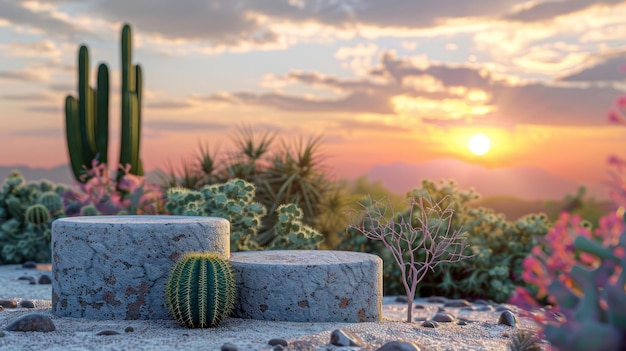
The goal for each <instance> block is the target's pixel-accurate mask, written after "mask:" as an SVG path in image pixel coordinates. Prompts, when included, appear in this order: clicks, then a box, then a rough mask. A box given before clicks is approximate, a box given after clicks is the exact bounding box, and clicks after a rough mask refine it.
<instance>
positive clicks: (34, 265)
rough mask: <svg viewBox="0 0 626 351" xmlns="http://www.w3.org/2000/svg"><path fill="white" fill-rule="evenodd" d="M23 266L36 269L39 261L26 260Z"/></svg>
mask: <svg viewBox="0 0 626 351" xmlns="http://www.w3.org/2000/svg"><path fill="white" fill-rule="evenodd" d="M22 268H26V269H35V268H37V263H36V262H34V261H26V262H24V263H22Z"/></svg>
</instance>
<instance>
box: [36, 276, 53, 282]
mask: <svg viewBox="0 0 626 351" xmlns="http://www.w3.org/2000/svg"><path fill="white" fill-rule="evenodd" d="M37 283H39V284H52V279H51V278H50V276H49V275H47V274H42V275H41V277H39V280H38V281H37Z"/></svg>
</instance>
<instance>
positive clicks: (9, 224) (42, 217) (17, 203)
mask: <svg viewBox="0 0 626 351" xmlns="http://www.w3.org/2000/svg"><path fill="white" fill-rule="evenodd" d="M65 191H67V188H66V187H65V186H63V185H56V184H54V183H52V182H50V181H47V180H41V181H39V182H29V183H26V181H25V180H24V177H22V175H21V174H20V173H19V172H15V171H14V172H11V174H10V175H9V177H8V178H7V179H6V180H5V181H4V184H3V185H2V188H1V189H0V264H1V263H22V262H24V261H29V260H30V261H37V262H49V260H50V254H51V251H50V237H51V231H50V226H51V223H52V221H53V220H55V219H57V218H60V217H63V216H65V212H64V210H63V208H62V207H61V208H60V209H58V208H57V207H58V205H59V203H62V201H61V197H60V195H59V194H62V193H64V192H65ZM42 199H46V200H45V201H44V202H45V203H48V204H49V205H51V206H52V207H54V209H53V210H51V209H49V208H48V207H47V206H45V205H44V204H42V203H40V202H41V201H42Z"/></svg>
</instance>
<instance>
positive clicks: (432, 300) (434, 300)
mask: <svg viewBox="0 0 626 351" xmlns="http://www.w3.org/2000/svg"><path fill="white" fill-rule="evenodd" d="M446 301H448V299H446V298H445V297H443V296H431V297H429V298H428V300H426V302H428V303H446Z"/></svg>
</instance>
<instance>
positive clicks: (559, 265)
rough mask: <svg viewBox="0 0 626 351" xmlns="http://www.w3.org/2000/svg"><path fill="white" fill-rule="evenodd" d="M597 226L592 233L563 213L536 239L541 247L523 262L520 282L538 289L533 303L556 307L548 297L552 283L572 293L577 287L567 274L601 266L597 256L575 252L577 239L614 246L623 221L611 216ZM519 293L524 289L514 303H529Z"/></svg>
mask: <svg viewBox="0 0 626 351" xmlns="http://www.w3.org/2000/svg"><path fill="white" fill-rule="evenodd" d="M599 223H600V224H599V226H598V228H596V229H595V230H593V231H592V230H591V228H590V225H589V223H588V222H586V221H583V220H581V218H580V217H579V216H578V215H571V214H569V213H567V212H563V213H561V215H560V217H559V219H558V220H557V221H556V222H555V223H554V226H553V227H552V228H551V229H550V230H549V231H548V234H546V236H545V237H543V238H538V239H537V240H538V241H539V242H540V244H539V245H537V246H535V247H534V248H533V249H532V250H531V255H529V256H528V257H526V258H525V259H524V260H523V262H522V267H523V268H524V272H523V273H522V279H524V281H525V282H526V283H528V284H532V285H534V286H535V287H536V288H537V292H536V294H535V296H534V297H535V298H536V299H538V300H542V299H547V301H548V302H549V303H550V304H552V305H555V304H556V301H555V300H554V298H553V297H552V296H549V295H548V287H549V286H550V284H551V283H552V281H553V280H554V279H557V280H559V281H560V282H561V283H563V284H564V285H565V286H567V287H570V288H573V289H574V290H575V289H576V285H575V283H574V281H573V280H572V277H571V276H570V274H569V272H570V270H571V269H572V267H574V266H575V265H577V264H582V265H584V266H587V267H589V268H595V267H597V266H598V265H599V264H600V263H601V262H600V260H599V259H598V258H597V257H596V256H593V255H591V254H588V253H585V252H580V251H578V250H576V249H575V248H574V240H575V239H576V237H578V236H583V237H586V238H589V239H592V240H594V241H597V242H599V243H602V245H603V246H605V247H606V246H609V245H615V244H617V242H618V240H619V236H620V234H621V233H622V231H623V230H624V221H623V219H622V218H620V217H618V216H617V214H616V213H615V212H612V213H609V214H608V215H606V216H604V217H602V218H601V219H600V222H599ZM522 290H523V288H518V289H517V290H516V293H515V295H514V297H513V300H514V301H515V300H516V299H517V300H519V299H521V300H523V301H526V302H528V301H527V300H528V296H529V294H528V292H527V291H526V292H524V291H522ZM531 304H532V303H531Z"/></svg>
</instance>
